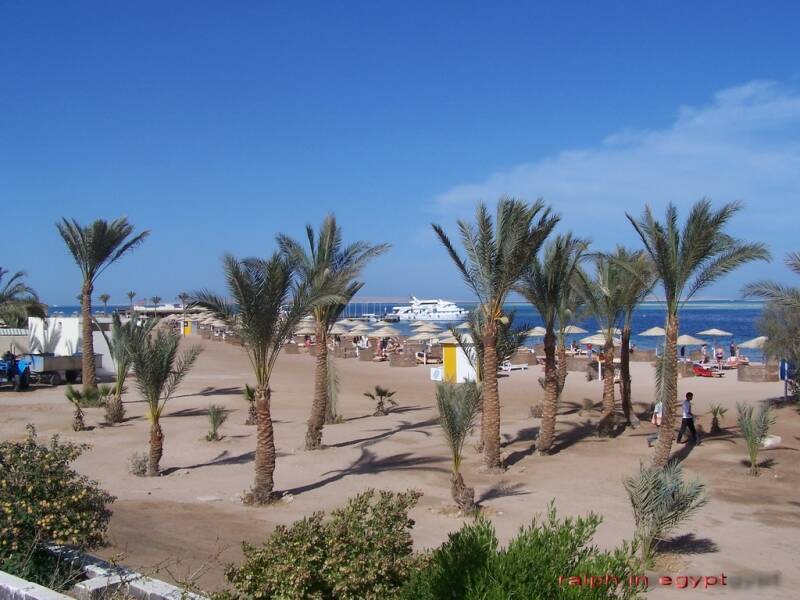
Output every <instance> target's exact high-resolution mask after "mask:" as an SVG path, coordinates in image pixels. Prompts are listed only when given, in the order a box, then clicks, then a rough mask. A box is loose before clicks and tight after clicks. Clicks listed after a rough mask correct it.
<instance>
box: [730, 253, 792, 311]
mask: <svg viewBox="0 0 800 600" xmlns="http://www.w3.org/2000/svg"><path fill="white" fill-rule="evenodd" d="M784 262H785V263H786V266H787V267H789V269H790V270H791V271H792V272H794V274H795V275H800V252H791V253H789V254H787V255H786V258H785V259H784ZM744 294H745V296H757V297H759V298H764V299H766V300H770V301H772V302H776V303H778V304H782V305H784V306H786V307H788V308H790V309H793V310H800V287H789V286H785V285H781V284H780V283H776V282H774V281H756V282H755V283H751V284H748V285H747V286H745V288H744Z"/></svg>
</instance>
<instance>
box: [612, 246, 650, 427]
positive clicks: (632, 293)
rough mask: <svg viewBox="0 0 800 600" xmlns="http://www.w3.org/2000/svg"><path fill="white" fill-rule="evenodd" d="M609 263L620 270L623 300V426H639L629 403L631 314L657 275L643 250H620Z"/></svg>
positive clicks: (618, 248)
mask: <svg viewBox="0 0 800 600" xmlns="http://www.w3.org/2000/svg"><path fill="white" fill-rule="evenodd" d="M608 259H609V260H611V261H613V262H615V263H616V264H617V266H618V267H620V270H619V273H618V276H619V292H620V294H621V300H622V335H621V338H620V341H621V344H620V346H621V348H620V365H619V372H620V395H621V396H622V414H623V415H624V417H625V424H626V425H632V426H634V427H635V426H638V424H639V420H638V419H637V418H636V415H635V414H634V412H633V404H632V400H631V352H630V346H631V335H632V332H633V312H634V311H635V310H636V307H637V306H639V305H640V304H641V303H642V302H644V299H645V298H646V297H647V295H648V294H649V293H650V292H652V291H653V287H654V286H655V284H656V273H655V270H654V268H653V263H652V262H651V261H650V257H649V256H648V255H647V253H646V252H645V251H644V250H638V251H631V250H628V249H626V248H625V247H623V246H617V250H616V251H615V252H614V253H612V254H609V255H608Z"/></svg>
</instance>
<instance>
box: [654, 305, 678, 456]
mask: <svg viewBox="0 0 800 600" xmlns="http://www.w3.org/2000/svg"><path fill="white" fill-rule="evenodd" d="M666 330H667V335H666V337H665V341H664V356H663V357H662V360H663V361H664V366H663V369H664V370H663V384H662V385H663V387H664V390H665V393H664V395H663V397H662V398H661V400H662V402H663V411H662V413H661V428H660V429H659V431H658V442H657V443H656V451H655V455H654V456H653V465H654V466H657V467H662V468H663V467H665V466H666V465H667V463H668V462H669V457H670V453H671V452H672V440H673V438H674V437H675V419H676V415H677V411H678V315H677V314H675V315H668V316H667V323H666Z"/></svg>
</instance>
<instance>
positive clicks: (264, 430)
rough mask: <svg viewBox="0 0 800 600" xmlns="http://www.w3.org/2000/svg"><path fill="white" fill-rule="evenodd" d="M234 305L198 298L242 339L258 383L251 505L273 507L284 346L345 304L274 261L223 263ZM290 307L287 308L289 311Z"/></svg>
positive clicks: (276, 257) (206, 295) (207, 295)
mask: <svg viewBox="0 0 800 600" xmlns="http://www.w3.org/2000/svg"><path fill="white" fill-rule="evenodd" d="M223 265H224V270H225V278H226V280H227V286H228V291H229V293H230V295H231V300H227V299H225V298H222V297H220V296H218V295H217V294H214V293H212V292H209V291H200V292H197V293H195V294H193V298H194V302H195V304H196V305H198V306H200V307H202V308H206V309H207V310H209V311H210V312H211V313H212V314H213V315H214V316H215V317H216V318H217V319H220V320H221V321H223V322H225V324H226V325H227V326H228V327H229V328H230V329H231V330H232V331H234V333H236V335H238V336H239V338H240V339H241V340H242V344H243V348H244V350H245V352H246V353H247V357H248V358H249V359H250V365H251V366H252V368H253V372H254V374H255V378H256V391H255V404H256V420H257V423H256V426H257V428H258V432H257V434H256V440H257V441H256V453H255V483H254V485H253V489H252V491H251V493H250V494H248V495H247V496H246V497H245V502H247V503H254V504H264V503H268V502H270V501H271V500H272V499H273V498H272V489H273V486H274V476H275V458H276V453H275V434H274V431H273V427H272V409H271V402H270V400H271V396H272V390H271V388H270V385H269V384H270V378H271V377H272V370H273V368H274V367H275V361H277V360H278V356H279V355H280V352H281V350H282V349H283V344H284V342H285V341H286V340H287V339H288V338H289V336H290V335H291V333H292V331H294V329H295V327H297V323H298V322H299V321H300V319H302V318H303V316H305V315H307V314H308V313H309V311H311V310H312V309H313V308H315V307H316V306H317V304H323V303H337V302H338V303H340V302H342V298H341V296H338V295H335V294H334V295H327V294H323V293H322V292H321V291H317V292H316V293H310V292H309V289H308V287H307V285H305V284H303V283H302V282H301V283H299V284H298V283H296V282H295V281H294V280H293V278H292V266H291V265H290V263H289V261H288V260H287V259H286V257H285V256H282V255H281V254H278V253H276V254H273V255H272V257H270V258H269V259H266V260H263V259H257V258H251V259H245V260H238V259H236V258H235V257H233V256H231V255H226V256H225V258H224V260H223ZM284 307H286V309H285V310H284Z"/></svg>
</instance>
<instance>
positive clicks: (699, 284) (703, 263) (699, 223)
mask: <svg viewBox="0 0 800 600" xmlns="http://www.w3.org/2000/svg"><path fill="white" fill-rule="evenodd" d="M740 209H741V205H740V204H739V203H737V202H733V203H730V204H725V205H724V206H722V207H721V208H720V209H719V210H713V209H712V207H711V202H710V201H708V200H706V199H704V200H700V201H699V202H697V203H696V204H695V205H694V206H693V207H692V210H691V211H690V213H689V216H688V217H687V219H686V222H685V223H684V225H683V229H682V230H681V228H680V226H679V225H678V210H677V209H676V208H675V206H674V205H672V204H669V205H668V206H667V210H666V218H665V221H664V223H661V222H659V221H657V220H656V219H655V218H654V217H653V213H652V212H651V210H650V207H649V206H648V207H646V208H645V210H644V214H643V215H642V218H641V219H635V218H634V217H632V216H631V215H629V214H628V215H626V216H627V217H628V220H629V221H630V222H631V224H632V225H633V227H634V229H635V230H636V233H638V234H639V237H640V238H641V240H642V243H643V244H644V247H645V250H646V251H647V254H648V255H649V256H650V260H651V261H652V262H653V265H654V267H655V270H656V274H657V277H658V281H659V282H660V283H661V285H662V286H663V289H664V300H665V303H666V315H665V325H664V329H665V331H666V336H665V344H664V354H663V355H662V357H661V361H660V363H661V366H660V368H659V375H658V377H657V384H656V395H657V398H658V400H660V401H661V402H662V403H663V406H664V412H663V414H662V420H661V429H660V430H659V436H658V443H657V445H656V452H655V456H654V458H653V463H654V464H655V465H657V466H659V467H664V466H665V465H666V464H667V462H668V461H669V456H670V451H671V449H672V441H673V438H674V437H675V431H674V428H675V413H676V411H677V408H678V342H677V340H678V330H679V321H678V311H679V310H680V308H681V307H682V306H683V304H684V303H685V302H686V301H687V300H689V299H691V298H692V297H693V296H694V295H695V294H696V293H697V292H698V291H700V290H702V289H703V288H705V287H706V286H708V285H710V284H712V283H714V282H715V281H717V280H718V279H720V278H721V277H722V276H724V275H726V274H728V273H730V272H731V271H733V270H735V269H736V268H738V267H740V266H741V265H744V264H746V263H749V262H752V261H755V260H769V252H768V251H767V249H766V247H765V246H764V244H760V243H746V242H743V241H741V240H738V239H736V238H734V237H732V236H731V235H730V234H728V233H726V231H725V228H726V226H727V225H728V222H729V221H730V220H731V218H732V217H733V216H734V215H735V214H736V213H737V212H739V210H740Z"/></svg>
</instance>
